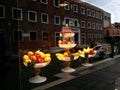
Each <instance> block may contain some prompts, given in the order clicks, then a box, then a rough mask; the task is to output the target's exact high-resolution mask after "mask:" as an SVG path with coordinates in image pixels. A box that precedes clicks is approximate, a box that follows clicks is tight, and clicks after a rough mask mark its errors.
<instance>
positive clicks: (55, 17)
mask: <svg viewBox="0 0 120 90" xmlns="http://www.w3.org/2000/svg"><path fill="white" fill-rule="evenodd" d="M57 18H58V19H59V22H58V23H56V22H57V20H56V19H57ZM54 24H55V25H60V16H54Z"/></svg>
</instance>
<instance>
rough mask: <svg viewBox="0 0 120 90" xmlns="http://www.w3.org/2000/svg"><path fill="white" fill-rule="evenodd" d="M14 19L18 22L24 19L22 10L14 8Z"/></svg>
mask: <svg viewBox="0 0 120 90" xmlns="http://www.w3.org/2000/svg"><path fill="white" fill-rule="evenodd" d="M12 14H13V15H12V18H13V19H16V20H21V19H22V10H21V9H18V8H13V9H12Z"/></svg>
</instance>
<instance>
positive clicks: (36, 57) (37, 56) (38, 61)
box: [23, 50, 51, 83]
mask: <svg viewBox="0 0 120 90" xmlns="http://www.w3.org/2000/svg"><path fill="white" fill-rule="evenodd" d="M50 62H51V55H50V54H49V53H44V52H42V51H40V50H37V51H35V52H32V51H28V52H27V53H26V54H24V55H23V64H24V65H25V66H26V67H28V66H29V64H33V65H32V66H33V68H34V70H35V71H34V73H35V76H34V77H31V78H30V79H29V82H30V83H42V82H44V81H46V80H47V78H46V77H44V76H40V75H39V74H40V69H41V68H43V67H45V66H47V65H48V64H49V63H50ZM30 66H31V65H30Z"/></svg>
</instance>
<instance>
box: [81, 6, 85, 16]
mask: <svg viewBox="0 0 120 90" xmlns="http://www.w3.org/2000/svg"><path fill="white" fill-rule="evenodd" d="M80 10H81V14H82V15H85V7H81V9H80Z"/></svg>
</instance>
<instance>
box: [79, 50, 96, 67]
mask: <svg viewBox="0 0 120 90" xmlns="http://www.w3.org/2000/svg"><path fill="white" fill-rule="evenodd" d="M95 55H96V51H94V54H89V53H88V52H87V53H84V55H80V56H81V57H83V58H85V59H86V61H85V63H83V64H82V65H83V66H88V67H89V66H93V64H91V63H89V58H92V57H94V56H95Z"/></svg>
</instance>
